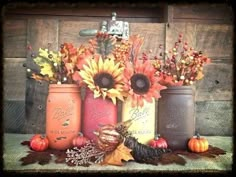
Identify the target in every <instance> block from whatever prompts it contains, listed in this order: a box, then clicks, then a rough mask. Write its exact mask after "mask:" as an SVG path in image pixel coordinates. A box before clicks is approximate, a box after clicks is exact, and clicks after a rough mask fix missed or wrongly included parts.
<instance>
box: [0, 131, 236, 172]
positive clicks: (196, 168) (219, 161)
mask: <svg viewBox="0 0 236 177" xmlns="http://www.w3.org/2000/svg"><path fill="white" fill-rule="evenodd" d="M31 136H32V134H9V133H5V134H4V145H3V147H4V151H3V160H4V171H6V172H12V171H13V172H24V173H25V172H52V173H55V172H70V173H73V172H83V173H94V172H96V173H97V172H108V173H120V172H127V173H134V172H152V173H158V172H191V173H192V172H201V173H204V172H217V173H218V172H226V171H227V172H228V171H231V170H232V163H233V160H232V158H233V157H232V156H233V138H232V137H229V136H227V137H223V136H207V137H206V138H207V139H208V140H209V143H210V144H211V145H213V146H216V147H219V148H221V149H223V150H225V151H226V154H225V155H220V156H217V157H216V158H207V157H203V158H201V159H197V160H190V159H186V161H187V163H186V164H185V165H184V166H182V165H177V164H171V165H158V166H155V165H148V164H139V163H135V162H127V163H125V165H124V166H122V167H120V166H110V165H107V166H101V165H92V166H89V167H81V166H76V167H69V166H67V165H66V164H55V163H53V162H50V163H49V164H47V165H39V164H32V165H26V166H22V165H21V162H20V161H19V159H20V158H22V157H24V156H26V153H27V151H28V150H29V149H28V148H27V147H26V146H23V145H21V142H22V141H28V140H29V139H30V137H31Z"/></svg>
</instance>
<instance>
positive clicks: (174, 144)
mask: <svg viewBox="0 0 236 177" xmlns="http://www.w3.org/2000/svg"><path fill="white" fill-rule="evenodd" d="M194 104H195V103H194V90H193V89H192V87H191V86H171V87H168V88H167V89H166V90H162V91H161V98H160V99H159V100H158V133H160V134H161V135H162V137H164V138H165V139H166V140H167V143H168V146H169V148H170V149H172V150H186V149H187V143H188V140H189V139H190V138H191V137H192V136H194V133H195V110H194Z"/></svg>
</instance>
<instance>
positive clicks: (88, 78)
mask: <svg viewBox="0 0 236 177" xmlns="http://www.w3.org/2000/svg"><path fill="white" fill-rule="evenodd" d="M123 69H124V68H123V67H121V65H120V63H119V62H117V63H115V61H114V60H113V59H109V58H107V59H104V60H103V59H102V58H101V56H100V57H99V59H98V60H96V59H93V58H92V59H89V60H87V65H83V69H81V70H80V72H79V73H80V76H81V77H82V79H83V81H84V83H86V84H87V86H88V88H90V89H91V90H92V91H93V92H94V98H97V97H100V96H102V98H103V99H105V98H106V97H108V98H110V99H111V100H112V102H113V103H114V104H116V98H118V99H120V100H122V101H123V95H122V91H123V90H122V88H123V84H122V80H123V75H122V74H123Z"/></svg>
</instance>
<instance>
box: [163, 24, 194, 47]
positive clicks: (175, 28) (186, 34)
mask: <svg viewBox="0 0 236 177" xmlns="http://www.w3.org/2000/svg"><path fill="white" fill-rule="evenodd" d="M165 30H166V36H165V47H166V49H165V50H166V51H169V50H172V48H173V47H174V45H175V42H177V41H178V38H179V34H183V42H187V43H188V46H189V47H195V45H196V25H195V24H193V23H167V24H166V29H165Z"/></svg>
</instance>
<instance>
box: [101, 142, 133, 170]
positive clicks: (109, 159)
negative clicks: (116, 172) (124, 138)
mask: <svg viewBox="0 0 236 177" xmlns="http://www.w3.org/2000/svg"><path fill="white" fill-rule="evenodd" d="M131 151H132V150H131V149H129V148H127V147H126V146H125V145H124V143H121V144H120V145H119V146H118V147H117V148H116V149H115V150H114V151H112V152H111V153H109V154H107V155H105V157H104V159H103V162H102V163H101V164H102V165H117V166H122V165H123V163H122V160H124V161H129V160H134V158H133V156H132V155H131V154H130V152H131Z"/></svg>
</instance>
